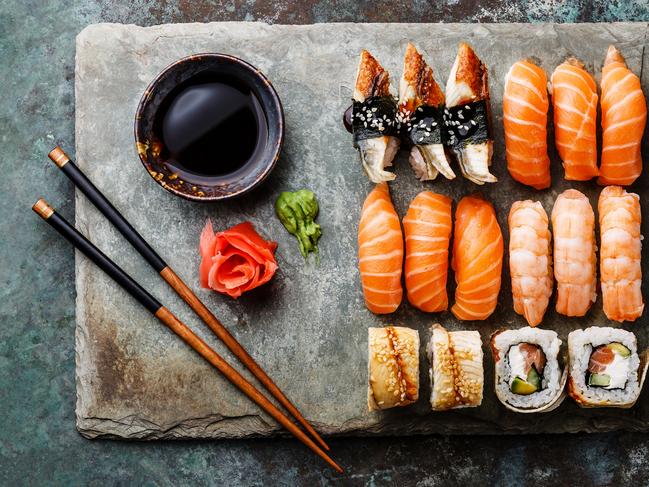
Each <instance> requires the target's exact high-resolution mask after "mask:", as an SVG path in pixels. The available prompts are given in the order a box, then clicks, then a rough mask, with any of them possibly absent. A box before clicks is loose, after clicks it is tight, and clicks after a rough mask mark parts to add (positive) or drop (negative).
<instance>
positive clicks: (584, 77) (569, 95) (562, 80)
mask: <svg viewBox="0 0 649 487" xmlns="http://www.w3.org/2000/svg"><path fill="white" fill-rule="evenodd" d="M552 107H553V109H554V141H555V144H556V146H557V151H558V152H559V157H561V160H562V161H563V167H564V169H565V178H566V179H569V180H574V181H587V180H589V179H592V178H593V177H595V176H597V175H598V174H599V169H597V135H596V130H597V129H596V121H597V85H596V84H595V80H594V79H593V77H592V76H591V74H590V73H589V72H588V71H586V70H585V69H584V65H583V63H582V62H581V61H578V60H577V59H574V58H570V59H568V60H567V61H565V62H564V63H563V64H561V65H559V66H558V67H557V69H555V70H554V73H552Z"/></svg>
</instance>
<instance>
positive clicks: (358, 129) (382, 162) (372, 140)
mask: <svg viewBox="0 0 649 487" xmlns="http://www.w3.org/2000/svg"><path fill="white" fill-rule="evenodd" d="M396 115H397V106H396V103H395V101H394V98H393V97H392V95H391V94H390V76H389V74H388V72H387V71H386V70H385V69H383V66H381V65H380V64H379V62H378V61H377V60H376V59H375V58H374V57H373V56H372V55H371V54H370V53H369V52H367V51H365V50H363V51H362V52H361V60H360V62H359V64H358V73H357V74H356V84H355V86H354V94H353V100H352V134H353V136H354V147H355V148H357V149H358V150H359V152H360V156H361V164H362V165H363V169H364V170H365V173H366V174H367V177H368V178H369V179H370V181H372V182H373V183H380V182H383V181H392V180H393V179H394V178H396V175H395V174H394V173H391V172H389V171H385V168H386V167H387V166H391V165H392V160H393V159H394V156H396V154H397V151H398V150H399V137H398V135H399V133H398V132H399V130H398V128H397V120H396Z"/></svg>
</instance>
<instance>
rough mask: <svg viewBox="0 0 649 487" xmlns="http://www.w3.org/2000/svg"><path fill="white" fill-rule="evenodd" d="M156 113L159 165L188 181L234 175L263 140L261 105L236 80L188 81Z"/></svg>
mask: <svg viewBox="0 0 649 487" xmlns="http://www.w3.org/2000/svg"><path fill="white" fill-rule="evenodd" d="M158 113H159V115H158V119H157V120H156V132H157V134H158V136H159V138H160V139H161V141H162V145H163V151H162V153H161V160H163V161H164V163H165V164H166V165H167V166H169V168H170V169H171V170H172V171H175V172H177V173H178V174H179V176H180V177H182V178H183V179H184V180H186V181H189V182H195V183H198V184H200V183H204V182H207V181H208V180H211V179H214V178H215V177H223V176H226V175H230V174H233V173H236V172H237V171H238V170H239V169H241V168H242V167H244V166H245V165H246V164H247V163H248V162H249V161H252V160H255V159H256V158H257V156H258V154H259V153H260V152H261V151H263V149H264V146H265V144H266V141H267V138H268V125H267V122H266V116H265V115H264V112H263V110H262V107H261V103H260V102H259V100H258V99H257V97H256V96H255V94H254V93H253V92H252V91H251V90H250V89H249V88H248V87H246V86H245V85H243V84H242V83H240V82H238V81H237V80H232V79H227V78H223V77H218V78H217V77H216V76H214V75H212V76H210V75H200V76H196V77H194V78H191V79H189V80H187V81H186V82H185V83H182V84H181V85H179V86H178V87H176V88H175V89H174V90H173V91H172V92H171V93H170V94H169V95H168V96H167V98H166V99H165V100H164V102H163V104H162V106H161V109H160V110H159V111H158Z"/></svg>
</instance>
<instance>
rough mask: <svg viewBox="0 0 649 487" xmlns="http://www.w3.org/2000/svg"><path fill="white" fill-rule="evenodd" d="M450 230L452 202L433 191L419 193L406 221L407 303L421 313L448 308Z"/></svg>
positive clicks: (407, 214)
mask: <svg viewBox="0 0 649 487" xmlns="http://www.w3.org/2000/svg"><path fill="white" fill-rule="evenodd" d="M451 228H452V221H451V199H450V198H449V197H447V196H443V195H441V194H435V193H431V192H430V191H422V192H421V193H419V194H418V195H417V196H416V197H415V199H414V200H412V203H410V207H409V208H408V212H407V213H406V216H405V217H404V218H403V232H404V234H405V237H406V264H405V274H406V290H407V292H408V301H409V302H410V304H412V305H413V306H414V307H416V308H419V309H420V310H422V311H426V312H429V313H433V312H436V311H444V310H446V309H447V308H448V296H447V294H446V278H447V274H448V244H449V240H450V237H451Z"/></svg>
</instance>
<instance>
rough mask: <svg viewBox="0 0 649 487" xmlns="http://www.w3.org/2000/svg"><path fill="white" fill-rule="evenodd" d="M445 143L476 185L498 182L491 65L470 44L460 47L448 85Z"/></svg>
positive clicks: (465, 175)
mask: <svg viewBox="0 0 649 487" xmlns="http://www.w3.org/2000/svg"><path fill="white" fill-rule="evenodd" d="M444 114H445V122H444V123H445V128H446V134H445V138H444V143H445V144H446V146H447V147H448V148H449V149H450V151H451V152H452V153H453V155H454V156H455V158H456V159H457V160H458V163H459V164H460V169H461V170H462V174H464V177H466V178H467V179H469V180H470V181H473V182H474V183H476V184H484V183H495V182H496V181H498V179H497V178H496V176H494V175H493V174H491V173H490V172H489V166H491V157H492V155H493V137H492V135H491V123H490V116H491V113H490V106H489V82H488V74H487V66H485V64H484V63H483V62H482V61H481V60H480V59H479V58H478V56H477V55H476V53H475V52H474V51H473V49H471V46H469V45H468V44H467V43H465V42H462V43H460V46H459V48H458V52H457V57H456V58H455V63H454V64H453V67H452V68H451V73H450V75H449V77H448V81H447V83H446V110H445V112H444Z"/></svg>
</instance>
